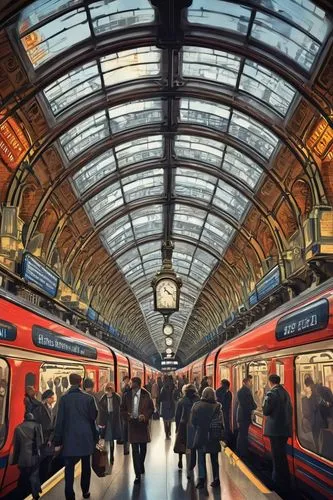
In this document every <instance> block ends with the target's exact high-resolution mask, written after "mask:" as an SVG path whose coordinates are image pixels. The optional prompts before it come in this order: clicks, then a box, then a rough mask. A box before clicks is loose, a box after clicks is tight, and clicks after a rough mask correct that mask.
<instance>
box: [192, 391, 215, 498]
mask: <svg viewBox="0 0 333 500" xmlns="http://www.w3.org/2000/svg"><path fill="white" fill-rule="evenodd" d="M222 418H223V417H222V409H221V405H220V403H218V402H217V401H216V395H215V391H214V389H212V388H211V387H206V388H205V389H204V390H203V391H202V396H201V399H200V401H198V402H197V403H195V404H194V405H193V406H192V411H191V423H192V425H193V426H194V428H195V432H196V435H197V438H196V446H197V448H198V466H199V481H198V484H197V485H196V487H197V488H199V489H202V488H204V486H205V482H206V479H207V469H206V453H209V454H210V460H211V463H212V469H213V482H212V483H211V486H212V487H213V488H215V487H218V486H220V478H219V460H218V454H219V452H220V451H221V444H220V441H219V439H218V438H216V437H214V436H213V435H212V426H214V429H215V431H217V433H218V434H222V429H223V423H222ZM213 422H214V423H213Z"/></svg>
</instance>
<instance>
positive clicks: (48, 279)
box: [22, 253, 59, 297]
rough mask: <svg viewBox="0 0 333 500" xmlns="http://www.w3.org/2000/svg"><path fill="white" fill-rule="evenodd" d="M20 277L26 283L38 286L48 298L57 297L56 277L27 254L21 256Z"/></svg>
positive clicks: (57, 280)
mask: <svg viewBox="0 0 333 500" xmlns="http://www.w3.org/2000/svg"><path fill="white" fill-rule="evenodd" d="M22 276H23V278H24V279H25V280H26V281H28V282H29V283H33V284H34V285H36V286H38V288H40V289H41V290H43V291H44V292H45V293H47V294H48V295H50V297H55V296H56V295H57V291H58V284H59V278H58V276H57V275H56V274H55V273H54V272H52V271H51V270H50V269H48V268H47V267H46V266H44V265H43V264H42V262H40V261H39V260H38V259H36V257H34V256H33V255H31V254H29V253H25V254H24V256H23V263H22Z"/></svg>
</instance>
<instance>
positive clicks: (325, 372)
mask: <svg viewBox="0 0 333 500" xmlns="http://www.w3.org/2000/svg"><path fill="white" fill-rule="evenodd" d="M295 365H296V412H297V414H296V417H297V435H298V439H299V442H300V443H301V445H302V446H303V448H306V449H308V450H310V451H312V452H314V453H317V454H318V455H320V456H322V457H324V458H327V459H329V460H333V393H332V391H333V351H321V352H316V353H311V354H302V355H300V356H297V358H296V360H295Z"/></svg>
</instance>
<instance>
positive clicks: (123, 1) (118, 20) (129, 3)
mask: <svg viewBox="0 0 333 500" xmlns="http://www.w3.org/2000/svg"><path fill="white" fill-rule="evenodd" d="M89 10H90V13H91V19H92V23H93V27H94V32H95V34H96V35H100V34H102V33H106V32H108V31H115V30H119V29H122V28H128V27H130V26H135V25H138V24H146V23H151V22H153V21H154V20H155V11H154V9H152V7H151V4H150V2H149V1H148V0H108V1H107V2H106V1H105V0H100V1H99V2H94V3H92V4H91V5H90V6H89Z"/></svg>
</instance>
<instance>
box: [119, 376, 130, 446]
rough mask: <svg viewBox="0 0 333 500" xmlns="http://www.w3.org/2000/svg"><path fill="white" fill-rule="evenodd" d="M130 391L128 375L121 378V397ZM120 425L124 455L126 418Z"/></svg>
mask: <svg viewBox="0 0 333 500" xmlns="http://www.w3.org/2000/svg"><path fill="white" fill-rule="evenodd" d="M130 390H131V385H130V378H129V376H128V375H125V376H124V377H123V381H122V383H121V397H122V398H123V397H124V395H125V394H126V393H127V392H129V391H130ZM121 425H122V440H123V443H124V455H128V454H129V442H128V420H127V419H126V418H122V419H121Z"/></svg>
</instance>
